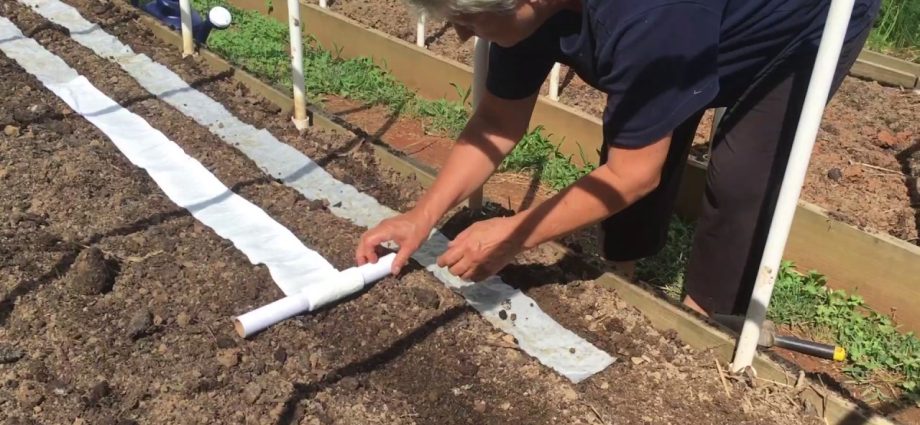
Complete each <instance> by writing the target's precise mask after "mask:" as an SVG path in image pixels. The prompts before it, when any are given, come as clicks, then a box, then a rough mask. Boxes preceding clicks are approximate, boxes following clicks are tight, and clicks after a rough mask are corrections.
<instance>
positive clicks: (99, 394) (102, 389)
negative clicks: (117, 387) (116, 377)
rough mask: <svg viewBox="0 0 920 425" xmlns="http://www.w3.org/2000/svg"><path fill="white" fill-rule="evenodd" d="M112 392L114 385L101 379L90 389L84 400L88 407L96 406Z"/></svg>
mask: <svg viewBox="0 0 920 425" xmlns="http://www.w3.org/2000/svg"><path fill="white" fill-rule="evenodd" d="M111 394H112V387H111V386H109V383H108V381H101V382H99V383H97V384H96V385H93V387H92V388H90V389H89V391H88V392H87V393H86V396H85V397H84V400H83V401H84V404H86V406H88V407H96V406H99V405H100V403H101V402H102V400H103V399H105V398H106V397H108V396H109V395H111Z"/></svg>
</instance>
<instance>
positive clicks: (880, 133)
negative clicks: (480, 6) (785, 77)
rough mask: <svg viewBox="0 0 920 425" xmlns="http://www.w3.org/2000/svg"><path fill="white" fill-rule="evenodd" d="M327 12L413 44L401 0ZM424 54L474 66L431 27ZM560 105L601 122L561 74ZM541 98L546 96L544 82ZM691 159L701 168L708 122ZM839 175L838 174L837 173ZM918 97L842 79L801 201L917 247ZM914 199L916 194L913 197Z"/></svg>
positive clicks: (353, 1) (343, 0)
mask: <svg viewBox="0 0 920 425" xmlns="http://www.w3.org/2000/svg"><path fill="white" fill-rule="evenodd" d="M330 7H331V9H332V10H334V11H336V12H339V13H342V14H343V15H345V16H347V17H349V18H351V19H354V20H356V21H358V22H360V23H362V24H364V25H367V26H369V27H372V28H375V29H377V30H380V31H383V32H386V33H388V34H391V35H393V36H396V37H399V38H401V39H403V40H406V41H409V42H413V43H414V41H415V24H414V23H415V18H414V17H413V16H410V14H409V12H408V9H407V8H406V6H405V1H404V0H338V1H335V2H334V3H332V4H331V6H330ZM427 31H428V33H429V34H430V35H429V37H428V39H427V46H428V48H429V49H430V50H431V51H432V52H433V53H435V54H438V55H440V56H444V57H447V58H450V59H453V60H456V61H458V62H461V63H465V64H468V65H469V64H471V60H472V54H471V52H472V41H467V42H465V43H461V42H460V40H459V38H457V36H456V34H455V33H454V31H453V30H452V29H450V28H449V27H447V26H445V25H444V24H443V23H440V22H432V23H430V24H429V28H428V29H427ZM560 75H561V78H560V99H559V100H560V102H562V103H564V104H566V105H569V106H572V107H575V108H578V109H580V110H582V111H584V112H586V113H588V114H590V115H594V116H598V117H599V116H600V115H601V114H602V113H603V110H604V106H605V104H606V97H605V96H604V95H603V94H602V93H601V92H599V91H597V90H595V89H593V88H592V87H590V86H588V85H587V84H586V83H585V82H584V81H582V80H581V79H579V78H578V76H576V75H574V73H572V72H570V71H569V70H568V69H567V68H566V67H564V66H563V67H562V71H561V73H560ZM542 93H544V94H546V93H548V84H547V83H544V87H543V90H542ZM700 127H701V128H700V131H698V133H697V136H698V137H697V141H698V142H700V143H699V144H698V145H697V149H695V152H694V154H695V155H696V156H697V157H698V158H699V159H701V160H704V161H705V159H706V158H705V157H706V154H707V151H706V144H705V141H706V140H708V135H709V122H708V121H704V123H703V124H701V126H700ZM835 170H836V171H835ZM918 175H920V97H918V96H917V95H916V94H915V93H913V92H912V91H911V90H901V89H898V88H891V87H883V86H881V85H879V84H876V83H873V82H868V81H863V80H859V79H856V78H847V79H846V81H845V82H844V84H843V86H842V87H841V89H840V91H839V92H838V93H837V95H836V96H835V97H834V99H833V101H832V102H831V103H830V105H829V107H828V109H827V113H826V115H825V117H824V121H823V124H822V127H821V132H820V133H819V135H818V142H817V146H816V148H815V151H814V154H813V156H812V160H811V167H810V169H809V173H808V179H807V181H806V184H805V188H804V190H803V192H802V199H803V200H805V201H808V202H811V203H814V204H817V205H819V206H821V207H822V208H824V209H826V210H828V211H829V213H830V214H831V215H832V216H833V217H834V218H836V219H838V220H841V221H844V222H846V223H849V224H852V225H854V226H857V227H859V228H861V229H865V230H870V231H875V232H880V233H887V234H890V235H892V236H894V237H896V238H900V239H903V240H906V241H909V242H912V243H915V244H920V239H918V236H920V234H918V229H920V188H915V187H914V186H916V185H917V184H918V183H917V182H918V179H917V176H918ZM912 192H913V193H912Z"/></svg>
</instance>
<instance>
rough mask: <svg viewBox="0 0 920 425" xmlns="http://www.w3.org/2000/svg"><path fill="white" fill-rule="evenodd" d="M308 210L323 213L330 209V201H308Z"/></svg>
mask: <svg viewBox="0 0 920 425" xmlns="http://www.w3.org/2000/svg"><path fill="white" fill-rule="evenodd" d="M307 209H308V210H310V211H323V210H327V209H329V201H327V200H325V199H314V200H312V201H307Z"/></svg>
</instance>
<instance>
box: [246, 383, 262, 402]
mask: <svg viewBox="0 0 920 425" xmlns="http://www.w3.org/2000/svg"><path fill="white" fill-rule="evenodd" d="M260 395H262V386H261V385H259V383H258V382H250V383H249V385H246V388H245V389H244V390H243V400H245V401H246V402H247V403H249V404H253V403H255V402H256V401H258V400H259V396H260Z"/></svg>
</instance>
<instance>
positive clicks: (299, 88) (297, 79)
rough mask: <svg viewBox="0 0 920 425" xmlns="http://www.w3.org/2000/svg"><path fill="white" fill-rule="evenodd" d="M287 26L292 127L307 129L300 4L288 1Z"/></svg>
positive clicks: (292, 0) (294, 0)
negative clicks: (292, 102)
mask: <svg viewBox="0 0 920 425" xmlns="http://www.w3.org/2000/svg"><path fill="white" fill-rule="evenodd" d="M287 7H288V26H289V28H290V33H291V81H292V82H293V84H294V117H293V118H292V121H293V122H294V127H296V128H297V129H298V130H304V129H306V128H307V101H306V99H305V98H304V75H303V38H302V31H303V30H302V28H301V27H300V23H301V21H300V2H299V1H298V0H288V2H287Z"/></svg>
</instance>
